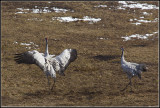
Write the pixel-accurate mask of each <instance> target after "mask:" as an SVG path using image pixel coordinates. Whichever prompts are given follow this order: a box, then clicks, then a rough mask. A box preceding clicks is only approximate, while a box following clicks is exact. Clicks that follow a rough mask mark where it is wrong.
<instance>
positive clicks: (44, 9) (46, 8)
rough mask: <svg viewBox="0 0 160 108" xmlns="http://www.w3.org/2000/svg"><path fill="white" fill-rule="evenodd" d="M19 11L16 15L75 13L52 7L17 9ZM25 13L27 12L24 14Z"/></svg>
mask: <svg viewBox="0 0 160 108" xmlns="http://www.w3.org/2000/svg"><path fill="white" fill-rule="evenodd" d="M17 10H20V11H19V12H16V14H23V13H29V12H30V11H31V12H30V13H35V14H37V13H49V12H53V11H54V12H56V13H60V12H62V13H66V12H67V11H71V12H74V11H73V10H69V9H62V8H57V7H52V8H49V7H41V8H38V6H35V8H32V9H24V8H17ZM24 11H25V12H24Z"/></svg>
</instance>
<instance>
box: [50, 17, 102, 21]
mask: <svg viewBox="0 0 160 108" xmlns="http://www.w3.org/2000/svg"><path fill="white" fill-rule="evenodd" d="M52 20H58V21H60V22H73V21H88V22H93V23H96V22H98V21H100V20H101V19H100V18H91V17H89V16H84V17H83V19H80V18H73V17H71V16H69V17H53V18H52Z"/></svg>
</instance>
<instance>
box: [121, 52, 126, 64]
mask: <svg viewBox="0 0 160 108" xmlns="http://www.w3.org/2000/svg"><path fill="white" fill-rule="evenodd" d="M124 62H125V59H124V50H122V55H121V63H124Z"/></svg>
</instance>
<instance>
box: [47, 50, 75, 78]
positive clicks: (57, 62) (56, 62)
mask: <svg viewBox="0 0 160 108" xmlns="http://www.w3.org/2000/svg"><path fill="white" fill-rule="evenodd" d="M76 58H77V50H76V49H65V50H64V51H63V52H62V53H61V54H60V55H58V56H56V57H54V58H51V60H50V61H51V63H52V65H53V68H54V69H55V71H58V72H59V74H60V75H65V74H64V71H65V70H66V69H67V67H68V66H69V64H70V63H71V62H73V61H75V60H76Z"/></svg>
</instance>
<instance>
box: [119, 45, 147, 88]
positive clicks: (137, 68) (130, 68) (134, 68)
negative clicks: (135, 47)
mask: <svg viewBox="0 0 160 108" xmlns="http://www.w3.org/2000/svg"><path fill="white" fill-rule="evenodd" d="M121 50H122V56H121V67H122V69H123V71H124V72H125V73H126V74H127V76H128V78H129V80H130V82H129V83H128V85H131V78H132V77H134V76H138V78H139V79H141V73H142V72H145V71H147V67H146V65H145V64H137V63H132V62H127V61H126V60H125V59H124V49H123V47H122V48H121ZM128 85H127V86H128ZM127 86H126V87H125V88H124V89H123V90H125V89H126V88H127Z"/></svg>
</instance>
